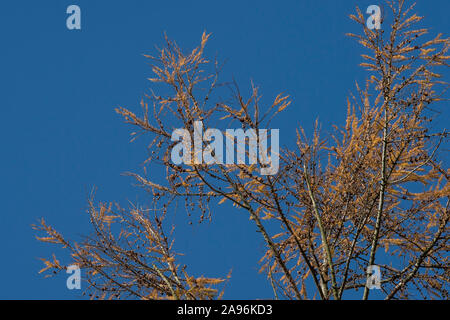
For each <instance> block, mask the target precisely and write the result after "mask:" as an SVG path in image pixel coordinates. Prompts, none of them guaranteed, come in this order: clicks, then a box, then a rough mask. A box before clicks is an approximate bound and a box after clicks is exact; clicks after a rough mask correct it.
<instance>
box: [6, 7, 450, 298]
mask: <svg viewBox="0 0 450 320" xmlns="http://www.w3.org/2000/svg"><path fill="white" fill-rule="evenodd" d="M418 2H419V3H418V6H417V11H418V12H419V13H420V14H422V15H425V16H426V20H425V24H426V25H427V26H428V27H430V28H431V30H432V32H444V34H445V35H446V36H448V33H447V32H448V31H449V19H448V12H449V10H450V1H448V0H439V1H438V0H434V1H423V0H419V1H418ZM379 3H381V0H380V1H375V0H370V1H356V0H349V1H338V0H333V1H331V0H328V1H324V0H322V1H312V0H308V1H306V0H302V1H266V0H261V1H242V0H240V1H236V0H227V1H211V0H209V1H138V0H128V1H100V0H94V1H92V0H91V1H87V0H72V1H65V0H45V1H31V0H30V1H23V0H15V1H12V0H9V1H8V0H4V1H2V2H1V5H0V41H1V46H0V99H1V100H0V104H1V116H0V147H1V151H0V152H1V153H0V154H1V157H0V168H1V170H0V195H1V196H0V199H1V205H2V206H1V214H0V248H1V259H0V262H1V263H0V298H3V299H5V298H15V299H48V298H53V299H68V298H78V297H80V292H79V291H69V290H68V289H67V288H66V286H65V279H66V278H65V275H64V276H63V277H56V278H51V279H44V278H43V277H42V275H38V274H37V272H38V270H39V269H40V268H41V267H42V263H41V262H40V261H39V260H38V258H39V257H43V256H49V255H50V254H51V253H52V252H57V253H58V252H59V251H57V250H54V249H53V248H51V247H50V246H49V245H44V244H42V243H39V242H38V241H36V240H35V239H34V236H35V234H34V233H33V231H32V229H31V227H30V225H31V224H33V223H35V222H36V221H37V219H39V218H40V217H45V218H46V219H47V221H48V222H49V223H51V224H52V225H54V226H55V227H56V228H57V229H59V230H60V231H62V232H63V233H65V234H68V235H69V236H70V237H71V238H72V239H78V237H79V236H80V235H82V234H87V233H89V232H90V229H89V224H88V220H87V215H86V214H85V208H86V195H87V193H88V192H89V190H90V188H91V187H92V186H94V185H95V186H97V187H98V192H97V199H98V200H104V201H118V202H121V203H123V204H126V201H127V200H131V201H134V200H139V201H140V202H144V201H145V198H144V194H142V193H140V192H138V190H137V189H136V188H135V187H133V186H132V182H133V181H132V180H131V179H130V178H128V177H124V176H121V173H123V172H125V171H139V170H140V164H141V162H142V160H143V159H144V156H145V150H144V149H143V145H144V144H145V142H146V140H145V139H143V141H140V142H138V143H129V138H130V136H129V133H130V132H131V128H130V127H128V126H127V125H125V124H123V122H122V120H121V119H120V117H119V116H118V115H117V114H116V113H115V112H114V108H115V107H117V106H119V105H120V106H126V107H129V108H132V109H134V110H137V108H138V103H139V101H140V99H141V98H142V96H143V94H144V93H145V92H146V90H148V88H149V86H150V83H149V82H148V81H147V80H146V78H147V77H149V76H150V75H151V72H150V69H149V67H148V66H147V62H146V60H145V58H144V57H143V56H142V54H145V53H152V52H154V47H155V45H161V44H162V43H163V41H162V40H163V39H162V34H163V32H167V34H168V36H169V37H170V38H172V39H175V40H176V41H177V43H178V44H179V45H180V46H181V47H183V48H186V49H191V48H192V47H193V46H194V45H195V44H197V43H198V41H199V39H200V36H201V33H202V32H203V31H204V30H206V31H207V32H211V33H212V38H211V40H210V42H209V46H208V53H209V54H210V55H211V57H213V56H214V55H215V54H216V53H218V56H219V58H221V59H227V61H228V62H227V65H226V67H225V73H224V76H225V78H227V77H228V79H229V77H231V75H233V76H234V77H235V78H236V79H237V81H238V82H239V84H241V85H242V86H243V88H247V87H248V84H249V81H250V79H253V81H254V82H255V83H256V84H257V85H258V86H259V87H260V89H261V93H262V94H263V96H264V99H272V98H273V97H274V96H275V95H276V94H277V93H279V92H281V91H285V92H286V93H288V94H290V95H291V96H292V97H293V105H292V107H291V108H290V110H289V111H286V112H284V114H283V115H282V116H281V117H280V119H279V121H278V122H277V125H278V126H279V127H280V128H281V132H280V139H281V144H284V143H286V144H289V142H292V141H293V139H295V136H294V133H295V128H296V126H298V125H301V126H304V127H305V128H306V129H307V130H309V129H311V127H312V123H313V121H314V120H315V119H316V118H317V117H319V119H320V121H321V122H322V124H323V128H325V129H326V128H327V127H329V124H330V123H339V121H342V120H343V119H344V118H345V113H346V105H345V101H346V97H347V95H348V94H349V92H350V91H353V90H354V83H355V80H358V81H360V82H362V81H364V79H365V76H366V73H365V72H364V71H363V70H362V69H361V68H360V67H359V66H358V64H359V62H360V57H359V55H360V54H361V49H360V47H359V45H358V44H356V43H355V42H354V41H353V40H351V39H349V38H347V37H346V36H345V33H346V32H358V31H359V29H358V26H357V25H356V24H355V23H353V22H351V21H350V20H349V19H348V14H350V13H353V12H354V7H355V5H359V6H360V8H362V9H363V10H365V8H367V6H368V5H371V4H379ZM70 4H77V5H79V6H80V7H81V14H82V30H81V31H69V30H68V29H67V28H66V18H67V14H66V8H67V6H69V5H70ZM446 33H447V34H446ZM447 76H448V75H447ZM445 117H446V118H445ZM445 117H444V119H447V120H448V112H447V113H446V114H445ZM183 214H184V212H180V213H178V216H181V217H183V216H182V215H183ZM183 218H184V217H183ZM176 220H177V221H178V220H181V219H178V218H177V219H176ZM176 232H177V239H178V241H177V242H176V247H177V249H178V250H179V251H181V252H183V253H185V254H186V256H185V257H184V258H183V259H184V260H183V262H185V263H186V264H188V266H189V270H190V271H191V272H192V273H194V274H197V275H200V274H204V275H205V276H224V275H226V274H227V273H228V271H229V270H230V269H233V277H232V281H231V282H230V283H229V285H228V288H227V293H226V296H225V297H226V298H238V299H239V298H242V299H245V298H272V291H271V288H270V287H269V286H268V284H267V282H266V281H265V277H264V275H261V274H258V272H257V270H258V269H259V265H258V260H259V259H260V257H261V254H262V250H263V244H262V241H261V239H260V237H259V234H257V233H256V232H255V228H254V226H253V225H252V223H251V221H249V220H248V216H247V215H245V214H243V212H242V211H235V210H230V209H229V208H228V207H226V206H224V207H221V208H220V210H217V211H215V212H214V220H213V222H212V223H210V224H202V225H200V226H199V225H195V224H194V225H193V226H188V225H187V224H181V225H179V226H177V229H176ZM205 240H207V241H205ZM63 262H64V260H63ZM65 262H67V261H65Z"/></svg>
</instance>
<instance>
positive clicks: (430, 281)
mask: <svg viewBox="0 0 450 320" xmlns="http://www.w3.org/2000/svg"><path fill="white" fill-rule="evenodd" d="M388 5H389V8H390V12H391V14H392V17H393V21H392V24H391V26H390V27H388V26H386V25H385V24H382V28H381V29H373V30H371V29H368V28H367V26H366V21H365V17H364V16H363V14H362V13H361V11H360V10H359V9H358V8H357V10H356V11H357V12H356V14H355V15H351V16H350V18H351V19H353V20H354V21H356V22H357V23H359V24H360V25H361V27H362V33H361V34H350V36H351V37H353V38H356V39H357V40H358V42H359V43H360V44H361V45H362V46H363V48H364V50H365V51H366V52H365V53H364V54H362V57H363V59H364V62H363V63H361V66H363V67H365V68H366V69H367V70H368V80H367V81H366V83H365V86H364V88H360V87H359V86H358V85H357V88H356V89H357V94H356V95H355V96H351V97H350V98H349V99H348V101H347V102H348V103H347V119H346V123H345V125H343V126H340V127H338V126H336V127H335V133H334V134H333V135H330V136H328V137H326V138H322V137H321V136H320V132H319V131H320V130H319V129H318V125H316V130H315V131H314V134H313V136H312V138H311V139H309V138H308V136H307V134H306V133H305V132H304V130H303V129H301V128H300V129H299V130H298V131H297V133H298V134H297V147H296V148H295V149H281V150H280V152H279V158H280V168H279V170H278V172H277V173H275V174H272V175H270V174H269V175H263V174H259V173H260V169H261V168H264V167H265V166H266V165H265V164H266V163H267V162H265V161H262V160H263V159H258V162H257V164H256V165H255V164H251V165H248V164H225V165H208V164H204V163H197V162H196V161H194V160H193V159H194V158H195V157H196V154H195V152H193V151H189V152H190V154H188V156H189V157H188V158H190V161H188V162H187V164H185V165H182V164H175V163H174V162H173V161H172V159H171V151H172V150H173V148H174V146H175V145H176V142H174V141H172V132H173V130H174V129H175V128H183V129H185V130H187V132H189V135H190V136H191V137H192V136H193V135H194V134H195V132H194V131H195V125H196V122H198V121H201V122H202V123H203V124H204V125H205V127H210V125H211V124H212V123H224V122H226V123H227V125H232V124H236V123H237V124H239V125H240V126H241V128H242V129H243V130H248V129H254V130H255V132H258V130H259V129H265V128H269V127H270V121H271V119H272V118H273V117H274V116H276V115H277V114H278V113H279V112H281V111H283V110H284V109H285V108H286V107H288V106H289V104H290V101H289V97H288V96H285V95H281V94H280V95H278V96H277V97H276V98H275V99H274V102H273V104H272V105H271V106H270V107H268V108H267V110H266V111H265V112H264V110H262V108H261V106H260V104H259V94H258V88H256V87H254V86H253V85H252V88H253V90H252V92H251V93H250V94H249V96H248V97H247V98H245V97H244V96H243V95H241V93H240V91H239V88H238V87H237V85H236V84H232V86H231V87H230V86H224V84H223V83H220V82H219V74H220V70H221V67H222V66H221V65H220V64H219V63H218V62H217V61H214V62H213V63H212V62H209V61H208V60H207V59H206V58H205V57H204V48H205V45H206V43H207V40H208V37H209V36H208V35H206V34H203V36H202V39H201V43H200V46H199V47H197V48H196V49H194V50H193V51H192V52H190V53H188V54H185V53H183V51H182V50H181V49H180V48H179V47H178V46H177V45H176V44H175V43H174V42H172V41H170V40H168V39H167V37H166V45H165V47H164V48H163V49H160V50H159V52H158V55H157V56H155V57H154V56H147V57H148V58H149V59H150V60H151V61H152V70H153V72H154V74H155V77H154V78H153V79H150V80H151V81H152V82H153V83H154V89H155V90H156V88H158V90H159V91H158V94H157V93H155V92H153V91H152V94H151V95H150V96H147V97H146V99H145V100H142V102H141V106H142V115H141V116H139V115H136V114H135V113H134V112H132V111H130V110H128V109H126V108H118V109H116V111H117V112H118V113H119V114H120V115H121V116H123V118H124V119H125V121H126V122H127V123H129V124H131V125H132V126H134V127H136V128H137V131H136V132H134V133H133V135H135V136H137V135H138V133H140V134H145V135H148V136H150V137H151V141H152V142H151V144H150V147H149V151H150V155H149V157H148V159H146V164H147V166H148V167H150V166H153V167H161V166H162V167H163V168H164V170H165V176H166V177H165V179H163V181H155V178H154V177H152V176H149V175H148V174H147V173H146V172H147V171H146V170H145V171H144V174H137V173H130V175H132V176H133V177H134V178H135V179H136V181H137V182H138V183H139V184H140V185H141V186H142V187H143V188H145V189H146V190H147V191H148V194H149V196H150V198H151V205H150V206H149V207H146V208H145V207H141V206H138V205H134V206H131V207H130V208H127V209H125V208H122V207H120V206H119V205H117V204H116V205H114V206H113V205H112V204H105V203H100V204H99V205H95V203H94V200H93V199H92V198H91V199H90V200H89V215H90V219H91V224H92V226H93V229H94V234H93V235H92V236H90V237H86V238H85V239H84V240H83V241H82V242H81V243H80V244H77V243H71V242H69V241H66V240H65V239H64V237H63V236H62V235H61V234H59V233H58V232H57V231H56V230H55V229H53V228H52V227H51V226H48V225H47V224H46V223H45V221H44V220H42V221H41V224H40V225H39V226H35V228H36V229H38V230H41V231H44V233H46V236H44V237H39V240H42V241H46V242H52V243H57V244H60V245H63V246H64V247H65V248H67V249H68V250H69V251H70V253H71V256H72V258H73V260H74V263H75V264H78V265H79V266H80V267H81V268H83V269H84V270H85V274H87V281H88V283H89V288H88V291H90V292H91V294H92V295H93V297H99V298H108V297H109V298H125V297H138V298H143V299H164V298H169V299H214V298H220V297H221V295H222V293H223V285H224V281H225V280H224V279H219V278H204V277H200V278H195V277H192V276H189V275H188V273H187V271H186V268H185V267H180V266H179V265H178V264H177V262H176V254H175V253H174V252H172V240H170V239H171V236H172V233H170V237H169V236H166V233H165V231H164V227H163V220H164V217H165V216H166V215H167V214H170V213H171V212H172V211H173V210H174V206H175V205H176V204H177V203H179V202H180V201H181V202H184V203H185V207H186V210H187V211H188V212H189V214H199V216H200V220H203V219H207V218H211V216H212V215H211V211H210V208H211V207H212V206H213V202H211V200H212V199H217V200H219V204H220V203H222V202H224V201H230V202H232V203H233V205H234V206H235V207H237V208H240V209H243V211H244V212H246V213H247V214H248V215H249V216H250V219H251V220H252V221H253V222H254V224H255V227H256V228H257V230H258V231H259V232H260V234H261V235H262V239H263V241H264V243H265V245H266V248H267V251H266V253H265V255H264V256H263V257H262V259H261V271H262V272H265V273H266V274H267V279H268V281H269V282H270V284H271V285H272V287H273V291H274V297H275V298H277V299H278V298H288V299H308V298H320V299H342V298H345V294H346V293H350V292H353V293H355V292H356V291H358V289H362V292H361V297H362V298H363V299H368V298H369V293H370V291H369V290H368V289H367V287H366V280H367V273H366V270H367V268H368V266H372V265H377V266H379V267H380V268H381V270H382V274H383V278H382V279H381V284H382V286H381V287H382V290H383V292H384V293H385V296H386V299H406V298H418V297H421V298H441V299H447V298H448V283H449V278H450V274H449V270H450V268H449V262H448V254H447V252H448V250H449V225H448V222H449V202H450V199H449V196H450V189H449V178H450V176H449V169H448V168H446V167H445V163H444V162H443V161H442V156H443V151H442V148H441V146H442V145H445V143H447V142H448V133H447V132H446V131H445V130H443V131H437V132H436V131H435V130H433V129H434V128H433V120H434V118H435V117H436V116H437V113H436V111H434V109H432V108H431V107H430V106H431V105H432V104H433V105H434V104H436V103H437V102H439V101H443V100H444V98H443V94H444V92H445V88H446V83H445V82H444V81H442V80H441V79H440V78H441V76H440V73H439V69H440V68H443V67H448V62H447V60H448V59H449V56H446V53H447V50H448V48H449V39H448V38H442V35H441V34H439V35H437V36H436V37H434V38H431V39H430V40H424V38H425V37H426V35H427V34H428V33H427V29H425V28H421V27H417V25H418V24H419V23H420V21H421V20H422V17H419V16H417V15H416V14H412V13H411V12H412V10H413V7H414V5H413V6H410V7H407V6H406V5H405V1H403V0H398V1H392V2H391V1H388ZM227 88H228V89H229V90H231V92H232V94H233V98H232V99H230V100H228V101H223V100H222V99H221V98H220V93H219V92H220V90H227ZM149 104H150V108H149ZM258 139H259V138H258ZM190 140H191V139H190ZM250 141H251V139H247V140H245V143H246V144H247V145H248V147H250V146H249V145H250V143H251V142H250ZM258 142H260V141H258ZM203 143H204V142H203ZM204 146H205V144H203V145H202V147H204ZM245 150H247V149H244V151H242V150H241V152H245V155H246V156H249V157H250V156H251V155H250V153H249V151H245ZM272 151H273V150H272ZM213 156H214V155H213ZM258 166H259V169H258ZM214 203H217V201H214ZM274 229H278V230H279V232H278V233H277V234H275V235H273V234H271V233H270V232H269V231H268V230H274ZM169 238H170V239H169ZM44 261H45V264H46V267H45V268H44V269H43V271H45V270H47V269H53V270H54V271H59V270H64V269H65V268H66V267H65V266H63V265H61V264H60V263H59V261H58V260H57V259H56V258H55V257H54V258H53V260H44ZM386 261H389V263H386ZM221 287H222V290H221V289H220V288H221Z"/></svg>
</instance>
